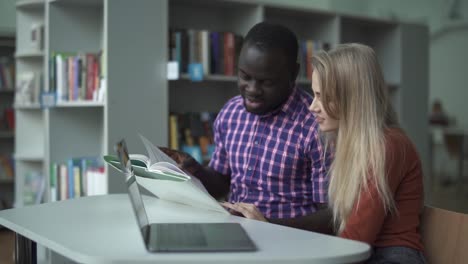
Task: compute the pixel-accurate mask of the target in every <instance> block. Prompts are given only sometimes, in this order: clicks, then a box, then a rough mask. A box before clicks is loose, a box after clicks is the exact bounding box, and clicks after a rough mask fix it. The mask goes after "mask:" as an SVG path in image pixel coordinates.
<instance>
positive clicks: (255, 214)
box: [221, 202, 268, 222]
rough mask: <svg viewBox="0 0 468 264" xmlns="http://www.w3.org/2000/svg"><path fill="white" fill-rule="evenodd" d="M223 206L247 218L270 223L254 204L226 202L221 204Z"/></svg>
mask: <svg viewBox="0 0 468 264" xmlns="http://www.w3.org/2000/svg"><path fill="white" fill-rule="evenodd" d="M221 205H222V206H224V207H226V208H229V209H231V210H233V211H236V212H238V213H241V214H242V215H243V216H245V217H246V218H249V219H254V220H258V221H263V222H268V220H267V219H266V218H265V217H264V216H263V215H262V213H260V211H259V210H258V208H257V207H256V206H255V205H253V204H248V203H228V202H224V203H221Z"/></svg>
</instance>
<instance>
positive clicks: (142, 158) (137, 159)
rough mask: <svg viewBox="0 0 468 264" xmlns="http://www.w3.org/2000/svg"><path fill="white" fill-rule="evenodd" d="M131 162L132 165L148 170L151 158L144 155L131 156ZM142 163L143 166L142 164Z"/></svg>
mask: <svg viewBox="0 0 468 264" xmlns="http://www.w3.org/2000/svg"><path fill="white" fill-rule="evenodd" d="M129 157H130V160H132V165H136V166H140V167H145V168H147V167H148V165H149V162H150V160H149V158H148V157H146V156H145V155H142V154H129ZM139 162H141V163H142V164H140V163H139Z"/></svg>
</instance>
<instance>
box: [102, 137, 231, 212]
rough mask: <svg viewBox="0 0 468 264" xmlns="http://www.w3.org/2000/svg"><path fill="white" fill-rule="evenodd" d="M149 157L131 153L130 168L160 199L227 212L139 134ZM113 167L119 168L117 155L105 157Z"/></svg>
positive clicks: (143, 185) (193, 179)
mask: <svg viewBox="0 0 468 264" xmlns="http://www.w3.org/2000/svg"><path fill="white" fill-rule="evenodd" d="M140 138H141V140H142V141H143V145H144V146H145V148H146V151H147V152H148V156H145V155H142V154H130V155H129V156H130V160H131V163H132V167H133V171H134V172H135V176H136V180H137V182H138V184H139V185H140V186H141V187H143V188H144V189H146V190H148V191H149V192H151V193H152V194H154V195H156V196H157V197H159V198H160V199H164V200H168V201H172V202H177V203H182V204H186V205H190V206H193V207H198V208H203V209H207V210H213V211H217V212H221V213H224V214H229V213H228V211H227V210H226V209H224V208H223V207H222V206H221V205H220V204H219V202H218V201H216V199H214V198H213V197H212V196H211V195H210V194H209V193H208V191H207V190H206V189H205V187H204V186H203V184H202V183H201V182H200V180H198V179H197V178H196V177H194V176H191V175H189V174H188V173H187V172H185V171H183V170H181V169H180V168H179V167H178V166H177V163H176V162H175V161H174V160H173V159H172V158H170V157H169V156H167V155H166V154H165V153H164V152H162V151H161V150H160V149H159V148H158V147H156V146H154V145H153V144H152V143H151V142H150V141H149V140H148V139H146V138H145V137H143V136H142V135H140ZM104 160H105V161H106V162H107V163H108V164H109V165H110V166H111V167H113V168H115V169H117V170H119V171H121V167H120V162H119V160H118V158H117V157H116V156H112V155H107V156H104Z"/></svg>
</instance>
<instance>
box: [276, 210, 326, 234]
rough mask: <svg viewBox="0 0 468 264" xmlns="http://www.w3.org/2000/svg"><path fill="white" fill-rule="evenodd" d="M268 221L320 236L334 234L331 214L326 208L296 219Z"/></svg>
mask: <svg viewBox="0 0 468 264" xmlns="http://www.w3.org/2000/svg"><path fill="white" fill-rule="evenodd" d="M268 221H269V222H270V223H273V224H278V225H284V226H289V227H294V228H299V229H303V230H308V231H313V232H318V233H322V234H329V235H331V234H334V232H333V222H332V212H331V210H330V209H328V208H327V209H321V210H318V211H317V212H315V213H312V214H310V215H306V216H301V217H297V218H277V219H268Z"/></svg>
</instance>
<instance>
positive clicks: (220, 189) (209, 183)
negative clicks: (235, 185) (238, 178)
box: [193, 166, 231, 199]
mask: <svg viewBox="0 0 468 264" xmlns="http://www.w3.org/2000/svg"><path fill="white" fill-rule="evenodd" d="M193 175H194V176H195V177H197V178H198V179H199V180H200V181H201V182H202V183H203V186H205V188H206V190H207V191H208V192H209V193H210V194H211V196H213V197H214V198H216V199H219V198H223V197H225V196H226V195H227V194H228V193H229V187H230V184H231V182H230V179H229V177H228V176H226V175H223V174H221V173H219V172H217V171H215V170H213V169H211V168H210V167H207V166H204V167H203V166H200V167H199V168H197V170H196V171H194V172H193Z"/></svg>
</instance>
